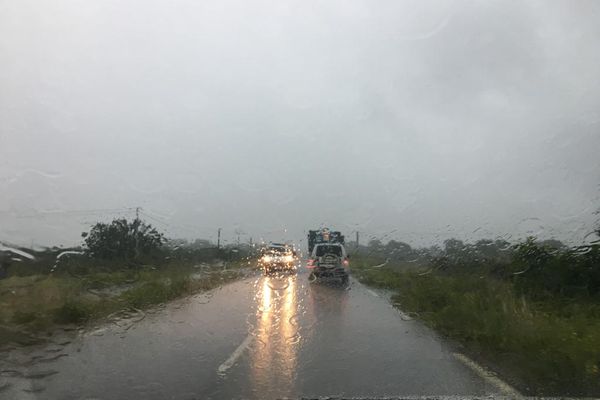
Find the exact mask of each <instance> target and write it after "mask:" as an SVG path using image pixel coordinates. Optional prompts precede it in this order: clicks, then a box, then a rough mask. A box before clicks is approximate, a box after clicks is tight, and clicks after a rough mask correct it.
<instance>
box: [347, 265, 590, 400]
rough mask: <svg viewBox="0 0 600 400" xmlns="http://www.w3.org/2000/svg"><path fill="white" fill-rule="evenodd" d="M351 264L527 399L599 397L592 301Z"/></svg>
mask: <svg viewBox="0 0 600 400" xmlns="http://www.w3.org/2000/svg"><path fill="white" fill-rule="evenodd" d="M372 265H376V264H373V263H372V262H371V261H369V260H364V259H362V260H361V259H359V260H354V269H353V271H354V274H355V276H356V277H357V278H358V279H359V280H360V281H362V282H363V283H365V284H367V285H371V286H375V287H380V288H387V289H390V290H392V291H393V293H394V294H393V295H392V298H391V299H392V302H393V303H394V305H395V306H397V307H399V308H401V309H402V310H403V311H404V312H407V313H409V314H412V315H413V316H415V317H416V318H418V319H420V320H421V321H423V322H425V323H426V324H427V325H429V326H430V327H432V328H433V329H435V330H436V331H438V332H439V333H441V334H443V335H445V336H447V337H450V338H452V339H453V340H455V341H457V342H459V343H461V344H462V345H463V346H464V348H465V351H467V352H468V353H469V354H471V355H473V356H475V357H476V358H479V359H480V360H483V361H484V362H487V363H488V364H490V365H491V366H492V368H493V369H496V370H497V371H498V372H500V373H502V375H503V376H507V377H508V378H509V380H511V381H512V382H513V383H514V384H516V386H517V387H518V388H519V389H521V390H522V391H523V392H525V393H527V394H530V395H546V396H547V395H579V396H599V395H600V304H599V302H598V301H597V299H593V298H579V299H567V298H561V297H557V296H554V297H547V298H545V299H544V300H539V299H538V300H537V301H533V300H531V298H528V297H527V296H524V295H519V294H518V292H517V291H516V290H515V288H514V287H513V285H512V284H511V283H510V282H508V281H501V280H498V279H494V278H493V277H490V276H489V275H479V274H459V275H449V274H438V273H435V272H434V273H422V272H421V273H419V272H415V271H405V270H403V268H402V267H399V266H385V267H382V268H370V267H369V266H372Z"/></svg>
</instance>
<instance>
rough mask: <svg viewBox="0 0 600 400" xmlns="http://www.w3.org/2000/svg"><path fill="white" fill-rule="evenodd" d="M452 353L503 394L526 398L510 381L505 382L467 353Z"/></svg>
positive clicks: (515, 397)
mask: <svg viewBox="0 0 600 400" xmlns="http://www.w3.org/2000/svg"><path fill="white" fill-rule="evenodd" d="M452 355H453V356H454V358H456V359H457V360H459V361H460V362H462V363H463V364H464V365H466V366H467V367H469V368H470V369H471V370H473V371H474V372H475V373H476V374H477V375H479V376H480V377H482V378H483V379H484V380H485V381H487V382H488V383H489V384H491V385H493V386H495V387H496V388H498V389H499V390H500V391H501V392H502V394H504V395H505V396H508V397H510V398H513V399H524V398H525V396H523V395H522V394H521V392H519V391H518V390H517V389H515V388H514V387H512V386H511V385H509V384H508V383H506V382H504V381H503V380H502V379H500V378H499V377H498V376H497V374H495V373H493V372H491V371H490V370H489V369H487V368H486V367H484V366H482V365H480V364H478V363H477V362H475V361H473V360H472V359H470V358H469V357H467V356H466V355H464V354H462V353H452Z"/></svg>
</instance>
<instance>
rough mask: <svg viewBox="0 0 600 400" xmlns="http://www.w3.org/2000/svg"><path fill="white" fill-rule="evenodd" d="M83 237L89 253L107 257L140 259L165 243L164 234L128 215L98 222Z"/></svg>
mask: <svg viewBox="0 0 600 400" xmlns="http://www.w3.org/2000/svg"><path fill="white" fill-rule="evenodd" d="M82 236H83V237H84V243H85V252H86V253H87V254H88V255H90V256H92V257H96V258H103V259H124V260H132V259H137V258H139V256H140V255H144V254H150V253H152V252H153V251H155V250H157V249H158V248H160V247H161V245H162V244H163V243H164V242H165V238H164V236H163V234H162V233H159V232H158V231H157V230H156V229H155V228H153V227H152V225H149V224H146V223H144V222H143V221H142V220H140V219H137V218H136V219H134V220H133V221H131V222H129V221H127V220H126V219H124V218H122V219H115V220H113V221H112V222H111V223H110V224H106V223H102V222H98V223H97V224H95V225H94V226H92V228H91V229H90V231H89V233H87V232H84V233H82Z"/></svg>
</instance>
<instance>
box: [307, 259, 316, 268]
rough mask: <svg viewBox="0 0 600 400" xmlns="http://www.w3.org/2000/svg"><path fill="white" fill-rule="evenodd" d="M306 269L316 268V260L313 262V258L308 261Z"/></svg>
mask: <svg viewBox="0 0 600 400" xmlns="http://www.w3.org/2000/svg"><path fill="white" fill-rule="evenodd" d="M306 267H307V268H314V267H315V260H313V259H312V258H310V259H309V260H308V262H307V263H306Z"/></svg>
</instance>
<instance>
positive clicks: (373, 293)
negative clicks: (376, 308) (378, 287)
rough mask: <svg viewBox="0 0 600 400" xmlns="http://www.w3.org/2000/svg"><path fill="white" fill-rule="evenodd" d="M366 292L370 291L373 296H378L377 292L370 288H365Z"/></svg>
mask: <svg viewBox="0 0 600 400" xmlns="http://www.w3.org/2000/svg"><path fill="white" fill-rule="evenodd" d="M367 292H369V293H371V294H372V295H373V296H375V297H379V295H378V294H377V293H375V292H374V291H372V290H371V289H367Z"/></svg>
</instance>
